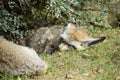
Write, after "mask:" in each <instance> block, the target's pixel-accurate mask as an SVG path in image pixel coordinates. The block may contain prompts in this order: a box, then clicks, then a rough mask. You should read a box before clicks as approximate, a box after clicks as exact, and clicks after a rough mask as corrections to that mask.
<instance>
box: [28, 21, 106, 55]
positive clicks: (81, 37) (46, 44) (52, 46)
mask: <svg viewBox="0 0 120 80" xmlns="http://www.w3.org/2000/svg"><path fill="white" fill-rule="evenodd" d="M104 39H105V37H100V38H91V37H89V35H88V33H87V31H86V30H84V29H80V28H78V27H76V26H75V25H74V24H72V23H69V24H68V25H67V26H66V27H65V28H64V27H63V26H58V25H55V26H51V27H42V28H40V29H39V30H37V31H36V32H35V33H34V34H33V35H31V36H29V37H28V38H27V42H28V43H27V45H28V46H29V47H32V48H34V49H35V50H36V51H37V52H38V53H43V52H48V53H53V52H54V51H56V50H60V51H62V50H69V49H77V50H83V49H86V48H88V47H90V46H91V45H93V44H96V43H98V42H102V41H103V40H104Z"/></svg>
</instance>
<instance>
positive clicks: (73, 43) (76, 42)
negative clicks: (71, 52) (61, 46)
mask: <svg viewBox="0 0 120 80" xmlns="http://www.w3.org/2000/svg"><path fill="white" fill-rule="evenodd" d="M69 44H70V45H72V46H74V47H75V48H76V49H77V50H78V51H80V50H84V49H85V47H84V46H81V42H78V41H71V42H69Z"/></svg>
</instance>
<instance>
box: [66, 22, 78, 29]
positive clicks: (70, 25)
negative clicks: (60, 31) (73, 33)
mask: <svg viewBox="0 0 120 80" xmlns="http://www.w3.org/2000/svg"><path fill="white" fill-rule="evenodd" d="M67 27H69V28H76V26H75V24H73V23H69V24H68V25H67Z"/></svg>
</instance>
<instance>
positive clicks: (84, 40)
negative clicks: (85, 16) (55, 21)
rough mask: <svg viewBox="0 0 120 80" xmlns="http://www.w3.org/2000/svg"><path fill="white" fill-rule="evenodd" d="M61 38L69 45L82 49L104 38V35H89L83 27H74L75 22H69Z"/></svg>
mask: <svg viewBox="0 0 120 80" xmlns="http://www.w3.org/2000/svg"><path fill="white" fill-rule="evenodd" d="M61 38H62V39H63V40H64V41H65V42H66V43H67V44H69V45H71V46H73V47H75V49H77V50H78V51H79V50H84V49H86V48H88V47H90V46H92V45H95V44H97V43H99V42H103V41H104V40H105V36H103V37H97V38H93V37H90V36H89V35H88V33H87V31H86V30H85V29H80V28H78V27H76V25H75V24H72V23H69V24H68V25H67V27H66V28H65V30H64V31H63V34H61Z"/></svg>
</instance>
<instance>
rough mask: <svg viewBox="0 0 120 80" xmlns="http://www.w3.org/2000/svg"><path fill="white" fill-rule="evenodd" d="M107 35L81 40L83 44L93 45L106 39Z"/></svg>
mask: <svg viewBox="0 0 120 80" xmlns="http://www.w3.org/2000/svg"><path fill="white" fill-rule="evenodd" d="M105 38H106V37H99V38H89V39H86V40H84V41H81V43H82V45H83V46H86V47H88V46H92V45H95V44H97V43H99V42H103V41H104V40H105Z"/></svg>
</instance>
